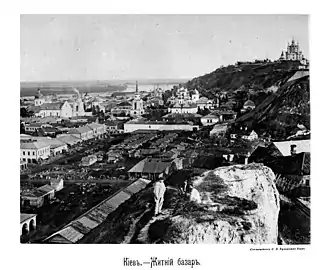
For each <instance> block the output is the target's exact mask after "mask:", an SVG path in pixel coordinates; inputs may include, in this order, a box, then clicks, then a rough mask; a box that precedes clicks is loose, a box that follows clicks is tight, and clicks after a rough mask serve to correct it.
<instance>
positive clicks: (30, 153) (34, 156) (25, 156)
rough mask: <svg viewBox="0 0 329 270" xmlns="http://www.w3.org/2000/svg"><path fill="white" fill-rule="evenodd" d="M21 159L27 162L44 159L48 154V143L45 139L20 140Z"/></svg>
mask: <svg viewBox="0 0 329 270" xmlns="http://www.w3.org/2000/svg"><path fill="white" fill-rule="evenodd" d="M20 150H21V160H23V161H27V163H37V162H39V161H40V160H45V159H47V158H49V156H50V143H49V142H47V141H37V140H33V139H31V140H29V141H21V144H20Z"/></svg>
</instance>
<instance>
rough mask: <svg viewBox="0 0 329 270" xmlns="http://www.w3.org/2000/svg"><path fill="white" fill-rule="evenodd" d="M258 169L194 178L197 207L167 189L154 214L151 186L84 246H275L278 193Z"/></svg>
mask: <svg viewBox="0 0 329 270" xmlns="http://www.w3.org/2000/svg"><path fill="white" fill-rule="evenodd" d="M274 179H275V175H274V173H273V172H272V171H271V169H269V168H268V167H265V166H263V165H261V164H249V165H234V166H229V167H220V168H217V169H215V170H212V171H207V172H206V173H204V174H203V175H201V176H199V177H197V178H195V179H194V180H193V181H194V183H195V188H196V189H197V190H198V191H199V192H200V196H201V199H202V202H201V203H200V204H198V203H195V202H190V201H189V200H188V198H184V197H183V196H181V195H180V194H179V193H178V191H177V190H176V189H174V188H171V187H167V191H166V194H165V203H164V209H163V210H164V211H163V212H164V214H163V215H162V216H159V217H156V218H154V217H152V215H153V197H152V187H147V188H146V189H145V190H143V191H141V192H140V193H139V194H136V195H134V196H133V197H131V198H130V199H129V200H128V201H126V202H125V203H123V204H122V205H121V206H120V207H119V208H118V209H117V210H116V211H115V212H113V213H111V214H110V215H109V216H108V218H107V220H106V221H105V222H104V223H103V224H102V225H101V226H99V227H98V228H97V229H96V230H95V231H92V232H91V233H90V234H89V235H88V236H87V237H86V238H84V240H83V241H82V242H83V243H174V244H181V243H182V244H183V243H184V244H201V243H213V244H276V243H277V238H278V214H279V208H280V206H279V194H278V191H277V189H276V187H275V184H274Z"/></svg>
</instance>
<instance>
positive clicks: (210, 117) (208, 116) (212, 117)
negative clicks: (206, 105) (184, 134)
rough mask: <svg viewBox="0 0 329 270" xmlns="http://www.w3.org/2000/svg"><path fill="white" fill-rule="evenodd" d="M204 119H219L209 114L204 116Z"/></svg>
mask: <svg viewBox="0 0 329 270" xmlns="http://www.w3.org/2000/svg"><path fill="white" fill-rule="evenodd" d="M202 118H207V119H217V118H218V117H217V116H216V115H213V114H211V113H210V114H208V115H206V116H203V117H202Z"/></svg>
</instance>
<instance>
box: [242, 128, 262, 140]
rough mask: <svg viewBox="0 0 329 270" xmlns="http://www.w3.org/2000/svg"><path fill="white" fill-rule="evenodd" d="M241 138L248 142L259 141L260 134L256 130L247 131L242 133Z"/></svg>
mask: <svg viewBox="0 0 329 270" xmlns="http://www.w3.org/2000/svg"><path fill="white" fill-rule="evenodd" d="M241 138H242V139H244V140H247V141H254V140H257V139H258V134H257V133H256V131H254V130H252V131H246V132H242V134H241Z"/></svg>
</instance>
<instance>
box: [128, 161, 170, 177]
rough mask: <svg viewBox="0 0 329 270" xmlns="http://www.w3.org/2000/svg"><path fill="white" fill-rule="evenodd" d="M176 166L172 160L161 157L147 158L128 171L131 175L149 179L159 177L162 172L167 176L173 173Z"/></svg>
mask: <svg viewBox="0 0 329 270" xmlns="http://www.w3.org/2000/svg"><path fill="white" fill-rule="evenodd" d="M173 170H174V167H173V166H172V162H164V161H162V160H161V159H154V158H145V159H143V160H142V161H140V162H139V163H137V164H136V165H135V166H134V167H133V168H131V169H130V170H129V171H128V175H129V177H133V178H139V177H142V178H145V179H149V180H156V179H158V177H159V175H160V174H164V175H165V176H169V175H171V173H172V172H173Z"/></svg>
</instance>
